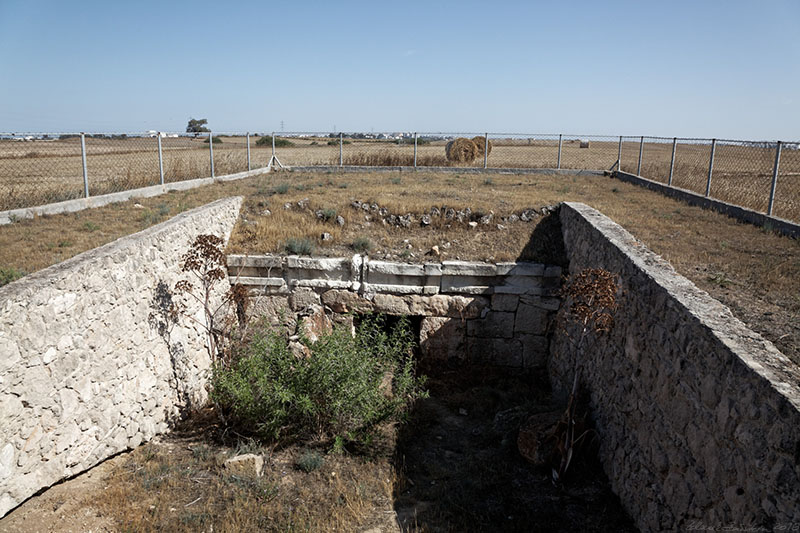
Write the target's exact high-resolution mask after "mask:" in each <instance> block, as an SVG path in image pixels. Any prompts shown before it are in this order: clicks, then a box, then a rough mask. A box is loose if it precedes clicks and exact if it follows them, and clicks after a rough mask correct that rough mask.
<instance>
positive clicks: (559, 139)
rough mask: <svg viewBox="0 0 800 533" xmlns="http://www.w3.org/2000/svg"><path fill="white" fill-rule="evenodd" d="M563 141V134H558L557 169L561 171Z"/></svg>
mask: <svg viewBox="0 0 800 533" xmlns="http://www.w3.org/2000/svg"><path fill="white" fill-rule="evenodd" d="M561 140H562V134H560V133H559V134H558V162H557V163H556V168H557V169H559V170H561Z"/></svg>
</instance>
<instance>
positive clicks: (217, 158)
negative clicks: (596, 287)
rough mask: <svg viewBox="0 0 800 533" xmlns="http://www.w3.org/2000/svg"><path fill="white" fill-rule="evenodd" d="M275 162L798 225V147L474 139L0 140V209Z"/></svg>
mask: <svg viewBox="0 0 800 533" xmlns="http://www.w3.org/2000/svg"><path fill="white" fill-rule="evenodd" d="M279 164H280V165H281V166H294V167H297V166H320V165H322V166H364V167H372V166H407V167H417V168H420V167H422V168H425V167H456V168H520V169H526V168H527V169H533V168H541V169H573V170H577V169H589V170H611V169H619V170H622V171H623V172H629V173H631V174H637V175H640V176H644V177H646V178H649V179H651V180H654V181H658V182H660V183H663V184H666V185H670V186H673V187H678V188H682V189H687V190H690V191H693V192H695V193H698V194H701V195H704V196H708V197H711V198H716V199H718V200H722V201H725V202H729V203H732V204H736V205H739V206H742V207H746V208H748V209H753V210H756V211H760V212H765V213H769V214H773V215H775V216H778V217H781V218H785V219H788V220H794V221H800V143H796V142H791V143H777V142H753V141H736V140H714V139H687V138H670V137H632V136H602V135H566V134H527V133H481V132H434V133H416V132H379V133H375V132H371V133H340V132H334V133H331V132H291V133H283V132H282V133H280V134H272V133H252V134H250V133H245V134H242V133H235V132H231V133H228V132H219V133H218V132H214V133H213V134H211V133H156V132H149V133H148V134H125V133H117V134H111V133H103V134H77V133H76V134H69V133H67V134H43V133H27V134H0V210H4V209H14V208H20V207H30V206H34V205H41V204H46V203H51V202H57V201H61V200H68V199H74V198H81V197H84V196H93V195H98V194H105V193H110V192H117V191H122V190H127V189H133V188H138V187H144V186H148V185H156V184H159V183H162V182H163V183H170V182H175V181H182V180H189V179H195V178H202V177H208V176H220V175H225V174H232V173H237V172H242V171H246V170H250V169H256V168H261V167H267V166H269V165H279Z"/></svg>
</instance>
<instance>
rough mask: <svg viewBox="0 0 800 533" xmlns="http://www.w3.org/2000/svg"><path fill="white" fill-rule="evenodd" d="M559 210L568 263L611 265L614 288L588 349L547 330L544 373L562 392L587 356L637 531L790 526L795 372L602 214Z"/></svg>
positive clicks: (797, 490) (611, 456)
mask: <svg viewBox="0 0 800 533" xmlns="http://www.w3.org/2000/svg"><path fill="white" fill-rule="evenodd" d="M560 217H561V222H562V228H563V236H564V245H565V248H566V251H567V255H568V257H569V259H570V272H571V273H574V272H577V271H579V270H581V269H583V268H587V267H591V268H604V269H606V270H609V271H611V272H614V273H617V274H618V275H619V278H620V282H621V293H620V296H619V309H618V311H617V315H616V320H615V326H614V329H613V330H612V332H611V333H610V334H609V335H607V336H602V337H598V338H597V339H595V341H594V342H593V343H592V344H590V346H589V347H588V348H587V349H586V350H585V353H582V354H576V353H575V351H574V347H573V346H572V344H571V343H569V342H568V341H567V339H566V338H565V336H564V335H563V334H557V335H555V336H554V337H553V339H552V346H551V352H552V355H551V361H550V372H551V377H552V382H553V385H554V389H555V390H561V391H565V390H567V387H568V386H569V385H570V384H571V382H572V373H573V362H574V358H575V357H578V356H580V357H582V358H583V360H582V368H583V370H582V371H581V374H580V375H581V381H582V382H583V383H584V384H585V385H586V387H587V388H588V390H589V392H590V395H591V409H592V413H593V417H594V419H595V423H596V426H597V430H598V432H599V434H600V437H601V438H600V440H601V452H600V453H601V459H602V461H603V464H604V466H605V470H606V472H607V474H608V476H609V478H610V479H611V483H612V486H613V488H614V491H615V492H616V493H617V494H618V495H619V496H620V498H621V500H622V502H623V504H624V505H625V506H626V507H627V509H628V511H629V512H630V514H631V516H633V517H634V518H635V519H636V520H637V522H638V525H639V527H640V528H641V529H642V530H643V531H661V530H675V529H678V530H685V529H692V528H695V529H698V528H701V527H702V528H703V529H705V528H716V529H715V530H722V528H724V527H733V528H744V527H763V528H765V529H760V530H761V531H767V530H771V529H772V528H775V529H776V530H779V529H781V528H784V529H785V528H787V527H789V528H791V527H792V524H793V527H795V528H796V527H797V525H798V524H800V503H799V502H800V371H798V369H797V367H796V366H794V365H792V364H791V362H790V361H789V360H788V359H787V358H786V357H785V356H784V355H783V354H781V353H780V352H779V351H778V350H776V349H775V347H774V346H773V345H772V344H771V343H770V342H768V341H766V340H764V339H763V338H761V337H760V336H759V335H757V334H756V333H754V332H752V331H750V330H749V329H747V327H746V326H745V325H744V324H742V323H741V322H740V321H739V320H737V319H736V318H734V317H733V315H732V314H731V312H730V311H729V310H728V309H727V308H726V307H724V306H723V305H722V304H720V303H719V302H717V301H716V300H714V299H712V298H711V297H710V296H709V295H708V294H707V293H705V292H703V291H701V290H699V289H698V288H697V287H695V286H694V285H693V284H692V283H691V282H689V281H688V280H687V279H686V278H684V277H682V276H680V275H678V274H677V273H676V272H675V271H674V270H673V269H672V268H671V267H670V266H669V264H668V263H666V262H665V261H664V260H662V259H661V258H660V257H658V256H656V255H655V254H653V253H652V252H650V251H649V250H647V248H645V247H644V246H643V245H642V244H641V243H640V242H638V241H637V240H636V239H635V238H634V237H633V236H631V235H630V234H629V233H628V232H627V231H625V230H624V229H622V228H621V227H620V226H618V225H617V224H615V223H614V222H612V221H611V220H610V219H608V218H607V217H605V216H603V215H602V214H600V213H599V212H597V211H595V210H594V209H592V208H589V207H587V206H585V205H583V204H572V203H568V204H564V205H563V206H562V208H561V210H560ZM737 530H741V529H737ZM785 530H791V529H785Z"/></svg>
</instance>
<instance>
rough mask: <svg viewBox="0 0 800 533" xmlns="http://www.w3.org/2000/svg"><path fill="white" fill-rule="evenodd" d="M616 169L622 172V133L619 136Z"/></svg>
mask: <svg viewBox="0 0 800 533" xmlns="http://www.w3.org/2000/svg"><path fill="white" fill-rule="evenodd" d="M617 170H619V171H620V172H622V135H620V136H619V150H617Z"/></svg>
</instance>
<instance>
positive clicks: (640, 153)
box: [636, 136, 644, 176]
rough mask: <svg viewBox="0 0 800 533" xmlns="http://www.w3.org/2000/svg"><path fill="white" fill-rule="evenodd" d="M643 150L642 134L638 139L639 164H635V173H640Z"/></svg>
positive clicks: (638, 174)
mask: <svg viewBox="0 0 800 533" xmlns="http://www.w3.org/2000/svg"><path fill="white" fill-rule="evenodd" d="M643 151H644V136H642V137H641V138H640V139H639V164H638V165H636V175H637V176H641V175H642V152H643Z"/></svg>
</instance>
